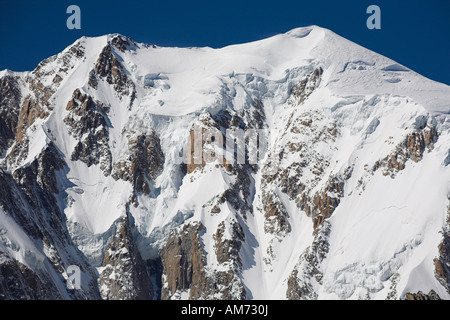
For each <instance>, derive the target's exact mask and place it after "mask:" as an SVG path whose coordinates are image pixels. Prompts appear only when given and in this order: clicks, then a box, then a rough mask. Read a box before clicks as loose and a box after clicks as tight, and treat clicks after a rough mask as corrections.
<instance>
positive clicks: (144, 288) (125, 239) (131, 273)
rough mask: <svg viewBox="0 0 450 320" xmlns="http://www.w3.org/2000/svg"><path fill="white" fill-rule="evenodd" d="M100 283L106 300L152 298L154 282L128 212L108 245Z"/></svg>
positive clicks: (102, 294)
mask: <svg viewBox="0 0 450 320" xmlns="http://www.w3.org/2000/svg"><path fill="white" fill-rule="evenodd" d="M98 285H99V289H100V295H101V296H102V298H103V299H105V300H152V299H153V286H152V283H151V281H150V278H149V275H148V273H147V269H146V266H145V263H144V261H143V260H142V257H141V255H140V253H139V251H138V249H137V246H136V244H135V242H134V239H133V234H132V231H131V226H130V218H129V216H128V215H127V216H126V217H124V218H123V219H122V220H121V221H120V222H119V223H118V225H117V231H116V234H115V235H114V237H113V238H112V240H111V242H110V243H109V245H108V247H107V250H106V253H105V256H104V258H103V262H102V267H101V272H99V278H98Z"/></svg>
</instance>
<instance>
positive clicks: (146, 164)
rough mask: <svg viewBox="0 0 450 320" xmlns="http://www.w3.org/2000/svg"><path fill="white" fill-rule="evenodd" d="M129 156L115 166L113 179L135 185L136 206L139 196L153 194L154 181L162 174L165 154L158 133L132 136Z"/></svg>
mask: <svg viewBox="0 0 450 320" xmlns="http://www.w3.org/2000/svg"><path fill="white" fill-rule="evenodd" d="M128 152H129V155H128V157H127V159H126V160H120V161H118V162H117V163H116V164H115V165H114V169H113V173H112V177H113V178H114V179H116V180H118V179H122V180H124V181H129V182H131V183H132V185H133V189H134V195H133V197H132V201H133V203H134V205H135V206H136V205H137V204H138V203H137V195H139V194H142V193H143V194H145V195H150V194H151V193H152V191H155V190H152V188H153V187H152V186H153V181H154V180H155V179H156V178H157V177H158V175H159V174H160V173H161V172H162V169H163V165H164V153H163V152H162V148H161V142H160V140H159V136H158V134H157V133H156V131H154V130H152V131H151V132H150V133H149V134H139V135H131V136H130V137H129V138H128Z"/></svg>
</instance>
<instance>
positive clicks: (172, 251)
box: [161, 223, 211, 300]
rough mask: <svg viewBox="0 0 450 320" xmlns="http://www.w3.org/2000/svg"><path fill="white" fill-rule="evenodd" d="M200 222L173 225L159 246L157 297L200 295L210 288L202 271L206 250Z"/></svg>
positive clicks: (208, 291) (194, 297)
mask: <svg viewBox="0 0 450 320" xmlns="http://www.w3.org/2000/svg"><path fill="white" fill-rule="evenodd" d="M204 228H205V227H204V226H203V225H202V224H201V223H192V224H185V225H184V226H182V227H179V228H177V229H175V230H174V231H173V232H172V233H171V235H170V236H169V238H168V239H167V242H166V244H165V245H164V248H163V250H162V251H161V261H162V264H163V267H164V272H163V283H164V286H163V288H162V292H161V299H163V300H169V299H180V298H181V295H182V294H183V293H185V294H187V295H186V296H185V298H189V299H200V298H202V297H204V296H208V294H209V293H210V292H211V288H210V283H209V280H208V278H207V275H206V271H205V269H204V268H205V266H206V253H205V250H204V248H203V245H202V241H201V235H202V234H203V232H204Z"/></svg>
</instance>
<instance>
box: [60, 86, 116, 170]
mask: <svg viewBox="0 0 450 320" xmlns="http://www.w3.org/2000/svg"><path fill="white" fill-rule="evenodd" d="M66 110H67V111H68V115H67V116H66V118H65V119H64V123H65V124H66V125H67V127H68V130H69V133H70V134H71V135H72V136H73V137H74V138H75V139H77V140H78V144H77V145H76V146H75V150H74V151H73V153H72V160H74V161H76V160H80V161H82V162H84V163H86V165H87V166H88V167H90V166H91V165H100V168H101V170H102V171H103V173H104V174H105V175H106V176H108V175H109V174H110V173H111V169H112V164H111V161H112V159H111V151H110V150H109V146H108V143H109V131H108V123H109V119H108V116H107V113H108V111H109V108H108V107H107V106H105V105H103V104H102V103H101V102H99V101H94V100H93V99H92V98H91V97H90V96H88V95H85V94H82V93H81V91H80V90H79V89H77V90H75V91H74V93H73V95H72V99H71V100H70V101H69V103H68V104H67V107H66Z"/></svg>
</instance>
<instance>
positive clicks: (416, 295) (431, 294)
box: [405, 290, 441, 300]
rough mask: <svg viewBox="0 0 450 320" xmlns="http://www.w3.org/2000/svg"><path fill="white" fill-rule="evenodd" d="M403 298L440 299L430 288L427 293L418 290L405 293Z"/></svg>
mask: <svg viewBox="0 0 450 320" xmlns="http://www.w3.org/2000/svg"><path fill="white" fill-rule="evenodd" d="M405 300H441V298H440V297H439V295H438V294H437V293H436V292H435V291H434V290H431V291H430V292H429V293H428V294H425V293H423V292H422V291H419V292H417V293H409V292H408V293H406V296H405Z"/></svg>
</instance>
